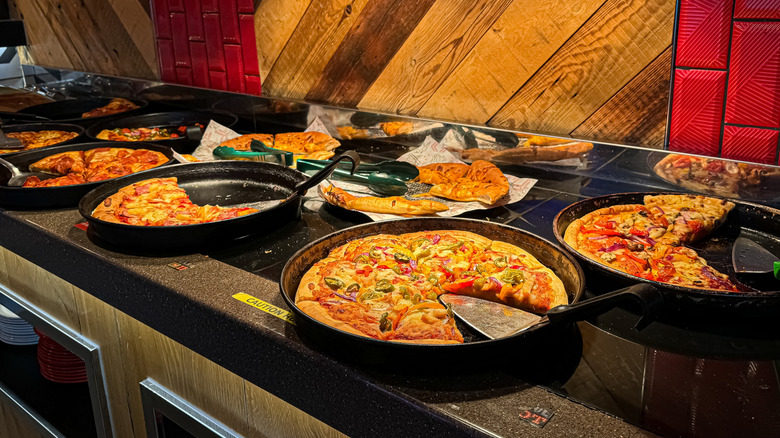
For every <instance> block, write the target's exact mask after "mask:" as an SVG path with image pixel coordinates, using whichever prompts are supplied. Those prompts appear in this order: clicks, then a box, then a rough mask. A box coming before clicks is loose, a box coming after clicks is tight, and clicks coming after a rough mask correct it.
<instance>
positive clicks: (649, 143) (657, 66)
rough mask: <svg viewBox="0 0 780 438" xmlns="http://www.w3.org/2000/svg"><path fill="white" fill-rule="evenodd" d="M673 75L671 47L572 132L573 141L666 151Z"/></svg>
mask: <svg viewBox="0 0 780 438" xmlns="http://www.w3.org/2000/svg"><path fill="white" fill-rule="evenodd" d="M671 71H672V47H671V46H669V47H668V48H667V49H666V50H664V52H663V53H661V55H660V56H658V58H656V59H655V60H653V62H651V63H650V65H648V66H647V68H645V69H644V70H642V71H641V72H640V73H639V74H638V75H636V77H635V78H634V79H632V80H631V82H629V83H628V85H626V86H625V87H623V88H622V89H621V90H620V91H619V92H617V93H616V94H615V96H613V97H612V98H611V99H610V100H609V101H608V102H607V103H606V104H604V105H603V106H602V107H601V108H599V109H598V111H596V112H595V113H594V114H593V115H591V116H590V117H588V118H587V119H586V120H585V121H584V122H583V123H582V124H581V125H580V126H578V127H577V129H575V130H574V131H572V132H571V135H572V137H576V138H589V139H593V140H603V141H611V142H618V143H623V144H630V145H636V146H644V147H650V148H656V149H660V148H663V144H664V134H665V132H666V113H667V108H668V103H669V83H670V76H671Z"/></svg>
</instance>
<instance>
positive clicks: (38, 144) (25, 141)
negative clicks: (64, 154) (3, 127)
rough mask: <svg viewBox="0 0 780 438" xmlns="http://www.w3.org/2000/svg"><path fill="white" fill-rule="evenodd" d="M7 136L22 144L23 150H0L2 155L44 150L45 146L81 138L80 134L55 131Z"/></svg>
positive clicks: (24, 132)
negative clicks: (38, 149)
mask: <svg viewBox="0 0 780 438" xmlns="http://www.w3.org/2000/svg"><path fill="white" fill-rule="evenodd" d="M5 136H6V137H8V138H15V139H17V140H19V141H21V142H22V146H24V147H23V148H22V149H0V154H7V153H11V152H19V151H26V150H30V149H37V148H42V147H45V146H51V145H53V144H57V143H62V142H66V141H68V140H71V139H74V138H76V137H78V136H79V133H78V132H70V131H55V130H42V131H20V132H6V133H5Z"/></svg>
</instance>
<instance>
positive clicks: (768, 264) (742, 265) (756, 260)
mask: <svg viewBox="0 0 780 438" xmlns="http://www.w3.org/2000/svg"><path fill="white" fill-rule="evenodd" d="M731 260H732V264H733V265H734V271H736V272H737V273H738V274H768V273H770V272H772V271H773V270H774V266H775V265H776V264H778V263H780V260H778V257H777V256H776V255H774V254H772V253H771V252H769V251H768V250H767V249H766V248H764V247H763V246H761V245H759V244H758V243H756V242H754V241H753V240H750V239H748V238H746V237H737V239H736V240H735V241H734V247H733V248H732V250H731Z"/></svg>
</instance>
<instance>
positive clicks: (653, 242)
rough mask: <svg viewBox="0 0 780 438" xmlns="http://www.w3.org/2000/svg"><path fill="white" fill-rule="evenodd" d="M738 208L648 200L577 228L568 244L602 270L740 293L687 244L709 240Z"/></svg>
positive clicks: (680, 198)
mask: <svg viewBox="0 0 780 438" xmlns="http://www.w3.org/2000/svg"><path fill="white" fill-rule="evenodd" d="M733 208H734V204H733V203H732V202H729V201H726V200H722V199H716V198H709V197H705V196H697V195H686V194H679V195H648V196H645V198H644V204H624V205H613V206H610V207H604V208H601V209H598V210H595V211H592V212H590V213H588V214H586V215H585V216H583V217H581V218H579V219H577V220H575V221H574V222H572V223H571V224H570V225H569V227H568V228H567V229H566V232H565V234H564V241H565V242H566V243H567V244H568V245H569V246H571V247H572V248H573V249H575V250H576V251H578V252H579V253H580V254H582V255H584V256H586V257H588V258H589V259H591V260H594V261H596V262H598V263H601V264H603V265H606V266H609V267H611V268H613V269H617V270H619V271H621V272H625V273H628V274H631V275H634V276H637V277H641V278H644V279H647V280H654V281H660V282H663V283H669V284H674V285H678V286H684V287H693V288H701V289H714V290H720V291H729V292H736V291H737V288H736V286H735V285H734V284H733V283H732V282H731V280H729V278H728V276H727V275H725V274H723V273H721V272H718V271H717V270H716V269H714V268H712V267H711V266H709V265H708V264H707V261H706V260H704V259H703V258H701V257H700V256H699V255H698V254H697V253H696V251H695V250H693V249H691V248H688V247H686V246H685V245H686V244H689V243H691V242H694V241H697V240H700V239H703V238H705V237H707V236H709V235H710V234H711V233H712V232H713V231H715V229H716V228H717V227H718V226H720V225H721V224H722V223H723V222H724V221H725V219H726V216H727V215H728V213H729V211H731V209H733Z"/></svg>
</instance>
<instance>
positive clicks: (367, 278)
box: [295, 230, 568, 344]
mask: <svg viewBox="0 0 780 438" xmlns="http://www.w3.org/2000/svg"><path fill="white" fill-rule="evenodd" d="M445 293H454V294H461V295H469V296H474V297H479V298H482V299H486V300H491V301H496V302H500V303H504V304H507V305H510V306H513V307H518V308H521V309H525V310H529V311H533V312H540V313H543V312H546V311H547V310H549V309H551V308H552V307H555V306H557V305H561V304H567V303H568V297H567V295H566V291H565V289H564V286H563V283H562V281H561V280H560V279H559V278H558V277H557V276H556V275H555V273H553V271H552V270H550V269H549V268H547V267H545V266H544V265H542V264H541V263H540V262H539V261H538V260H537V259H536V258H534V257H533V256H532V255H531V254H530V253H528V252H526V251H525V250H523V249H521V248H519V247H517V246H515V245H511V244H509V243H506V242H500V241H492V240H490V239H487V238H485V237H483V236H480V235H478V234H474V233H470V232H465V231H456V230H434V231H421V232H416V233H409V234H402V235H390V234H379V235H374V236H369V237H364V238H360V239H356V240H353V241H351V242H348V243H346V244H344V245H342V246H339V247H338V248H335V249H333V250H332V251H330V253H329V254H328V257H326V258H324V259H322V260H320V261H318V262H317V263H315V264H314V266H312V267H311V268H310V269H309V270H308V271H307V272H306V273H305V274H304V276H303V278H302V279H301V282H300V285H299V287H298V290H297V293H296V296H295V302H296V305H297V306H298V308H300V309H301V311H303V312H304V313H306V314H308V315H309V316H311V317H313V318H315V319H317V320H318V321H321V322H323V323H325V324H328V325H330V326H333V327H335V328H338V329H340V330H343V331H346V332H349V333H352V334H356V335H360V336H367V337H371V338H374V339H379V340H385V341H396V342H406V343H419V344H452V343H462V342H463V336H462V334H461V333H460V331H459V330H458V327H457V325H456V323H455V319H454V316H453V313H452V311H451V309H450V308H448V307H446V306H444V305H443V304H441V303H440V302H439V301H438V299H437V298H438V296H439V295H441V294H445Z"/></svg>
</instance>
